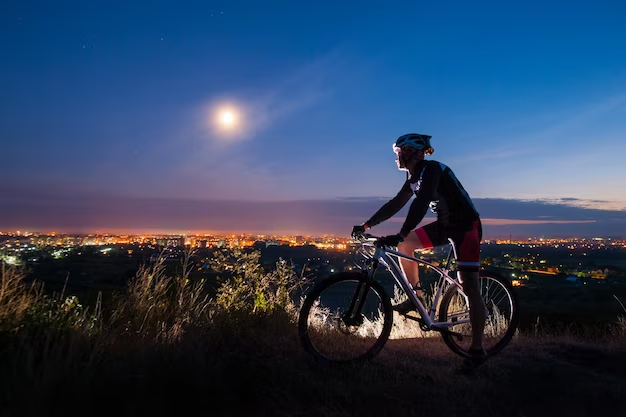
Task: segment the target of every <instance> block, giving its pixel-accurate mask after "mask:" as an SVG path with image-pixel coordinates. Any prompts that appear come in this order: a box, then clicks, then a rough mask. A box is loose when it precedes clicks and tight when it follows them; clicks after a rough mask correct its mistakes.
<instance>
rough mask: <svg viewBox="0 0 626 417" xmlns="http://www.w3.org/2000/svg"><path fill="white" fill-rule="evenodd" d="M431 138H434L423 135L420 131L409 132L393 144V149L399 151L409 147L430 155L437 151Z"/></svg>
mask: <svg viewBox="0 0 626 417" xmlns="http://www.w3.org/2000/svg"><path fill="white" fill-rule="evenodd" d="M430 138H432V136H428V135H421V134H419V133H408V134H406V135H402V136H400V137H399V138H398V140H396V142H395V143H394V144H393V151H394V152H396V153H397V152H398V150H400V149H402V148H407V147H408V148H412V149H416V150H418V151H422V152H424V153H425V154H427V155H430V154H432V153H433V152H435V150H434V149H433V147H432V146H430Z"/></svg>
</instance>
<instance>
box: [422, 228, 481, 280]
mask: <svg viewBox="0 0 626 417" xmlns="http://www.w3.org/2000/svg"><path fill="white" fill-rule="evenodd" d="M414 232H415V233H416V234H417V237H418V238H419V240H420V241H421V242H422V246H423V247H424V249H430V248H433V247H435V246H442V245H447V244H448V243H449V241H448V238H450V239H452V241H453V242H454V246H455V248H456V255H457V259H456V266H457V269H458V270H459V271H478V269H479V267H480V241H481V239H482V237H483V230H482V224H481V223H480V219H477V220H474V221H473V222H472V223H471V224H469V225H468V226H466V227H450V226H444V225H442V224H441V223H440V222H438V221H435V222H433V223H429V224H427V225H425V226H423V227H419V228H417V229H415V230H414Z"/></svg>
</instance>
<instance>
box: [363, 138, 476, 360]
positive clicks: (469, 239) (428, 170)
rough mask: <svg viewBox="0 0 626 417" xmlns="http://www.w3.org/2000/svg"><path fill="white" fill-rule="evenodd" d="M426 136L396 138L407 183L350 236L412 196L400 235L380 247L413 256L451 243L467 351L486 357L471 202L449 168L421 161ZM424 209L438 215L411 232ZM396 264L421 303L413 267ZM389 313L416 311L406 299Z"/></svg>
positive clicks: (384, 240)
mask: <svg viewBox="0 0 626 417" xmlns="http://www.w3.org/2000/svg"><path fill="white" fill-rule="evenodd" d="M431 137H432V136H428V135H422V134H417V133H409V134H406V135H403V136H400V137H399V138H398V140H396V142H395V143H394V144H393V151H394V152H395V154H396V163H397V165H398V169H400V170H403V171H406V172H407V180H406V182H405V183H404V185H403V186H402V188H401V189H400V191H399V192H398V194H397V195H396V196H395V197H394V198H392V199H391V200H389V201H388V202H387V203H386V204H384V205H383V206H382V207H381V208H380V209H379V210H378V211H377V212H376V213H375V214H374V215H373V216H372V217H371V218H370V219H369V220H367V221H366V222H365V223H363V224H361V225H357V226H354V227H353V229H352V236H353V237H355V238H356V237H359V236H361V235H362V234H363V233H364V232H365V230H367V229H369V228H371V227H374V226H376V225H377V224H379V223H382V222H384V221H385V220H387V219H389V218H390V217H391V216H393V215H394V214H396V213H397V212H398V211H400V209H402V207H404V206H405V205H406V203H407V202H408V201H409V200H410V199H411V197H412V196H413V195H415V199H414V200H413V202H412V203H411V205H410V207H409V212H408V214H407V217H406V220H405V221H404V224H403V226H402V228H401V229H400V233H398V234H395V235H390V236H384V237H382V238H381V239H380V243H383V244H385V245H387V246H397V248H398V252H401V253H404V254H407V255H409V256H413V255H414V251H415V250H417V249H428V248H432V247H434V246H440V245H445V244H447V243H448V238H450V239H452V241H453V242H454V244H455V247H456V250H457V262H456V264H457V268H458V271H459V275H460V276H459V279H460V281H461V284H462V285H463V290H464V291H465V293H466V294H467V297H468V299H469V309H470V321H471V324H472V343H471V346H470V349H469V353H470V355H472V356H474V357H476V358H477V359H479V358H481V357H482V356H485V355H486V354H485V351H484V350H483V349H482V334H483V330H484V325H485V305H484V303H483V300H482V297H481V296H480V291H479V288H478V270H479V260H480V259H479V258H480V241H481V239H482V226H481V222H480V217H479V215H478V212H477V211H476V208H475V207H474V204H473V203H472V200H471V199H470V197H469V195H468V194H467V192H466V191H465V189H464V188H463V186H462V185H461V183H460V182H459V180H457V178H456V176H455V175H454V173H453V172H452V170H451V169H450V168H448V167H447V166H446V165H444V164H442V163H440V162H437V161H434V160H425V159H424V155H431V154H432V153H433V152H434V149H433V148H432V146H430V138H431ZM429 207H430V209H431V210H432V211H433V212H434V213H435V214H436V215H437V220H436V221H434V222H432V223H429V224H427V225H425V226H423V227H420V228H417V229H416V227H417V225H418V224H419V223H420V222H421V221H422V219H423V218H424V216H425V215H426V212H427V210H428V208H429ZM400 266H401V268H402V271H403V272H404V274H405V275H406V277H407V279H408V281H409V282H410V283H411V285H412V286H413V289H414V290H415V293H416V295H417V296H418V297H420V300H422V298H421V297H422V288H420V286H419V275H418V265H417V263H416V262H412V261H410V260H407V259H402V258H400ZM393 309H394V310H395V311H397V312H399V313H400V314H407V313H409V312H410V311H412V310H414V309H415V307H414V306H413V304H412V303H411V300H406V301H404V302H403V303H400V304H398V305H395V306H393Z"/></svg>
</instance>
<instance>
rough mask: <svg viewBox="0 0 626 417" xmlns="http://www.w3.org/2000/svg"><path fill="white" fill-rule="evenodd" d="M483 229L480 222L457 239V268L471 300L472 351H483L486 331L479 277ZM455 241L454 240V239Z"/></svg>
mask: <svg viewBox="0 0 626 417" xmlns="http://www.w3.org/2000/svg"><path fill="white" fill-rule="evenodd" d="M481 239H482V227H481V224H480V220H477V221H475V222H474V223H473V224H472V229H470V230H468V231H467V232H465V233H464V234H463V236H462V237H461V238H460V239H457V240H456V242H455V243H457V242H458V247H457V252H458V253H457V256H458V259H457V262H456V264H457V267H458V269H459V278H460V281H461V284H462V285H463V291H464V292H465V294H466V295H467V298H468V300H469V315H470V323H471V324H472V343H471V345H470V349H472V350H481V349H482V340H483V332H484V330H485V317H486V316H485V303H484V302H483V298H482V297H481V295H480V288H479V285H478V276H479V269H480V240H481ZM453 240H454V239H453Z"/></svg>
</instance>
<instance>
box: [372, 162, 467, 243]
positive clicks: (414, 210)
mask: <svg viewBox="0 0 626 417" xmlns="http://www.w3.org/2000/svg"><path fill="white" fill-rule="evenodd" d="M413 195H415V199H414V200H413V202H412V203H411V206H410V207H409V213H408V215H407V217H406V220H405V221H404V224H403V226H402V229H400V234H401V235H402V236H405V237H406V236H407V235H408V234H409V233H410V232H411V230H413V229H414V228H415V227H417V225H418V223H419V222H420V221H421V220H422V219H423V218H424V216H425V215H426V212H427V211H428V208H429V207H430V209H431V210H432V211H433V213H435V214H437V222H438V223H439V224H440V225H441V227H443V228H444V229H445V230H466V229H471V228H472V227H473V226H472V225H473V222H474V221H475V220H478V219H479V216H478V212H477V211H476V208H475V207H474V204H473V203H472V200H471V199H470V197H469V195H468V194H467V192H466V191H465V189H464V188H463V186H462V185H461V183H460V182H459V180H458V179H457V178H456V176H455V175H454V173H453V172H452V170H451V169H450V168H448V167H447V166H446V165H444V164H442V163H440V162H437V161H433V160H428V161H427V160H423V161H420V163H419V164H418V165H417V166H416V168H415V175H412V176H411V178H409V179H408V180H407V181H406V182H405V183H404V185H403V186H402V188H401V189H400V191H399V192H398V194H397V195H396V196H395V197H394V198H392V199H391V200H389V201H388V202H387V203H386V204H385V205H383V206H382V207H381V208H380V210H378V211H377V212H376V213H375V214H374V215H373V216H372V217H371V218H370V219H369V220H368V221H367V222H366V224H367V225H368V226H369V227H372V226H374V225H377V224H379V223H381V222H383V221H385V220H387V219H389V218H390V217H391V216H393V215H394V214H396V213H397V212H398V211H400V209H401V208H402V207H404V206H405V205H406V203H407V202H408V201H409V200H410V199H411V197H412V196H413Z"/></svg>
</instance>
